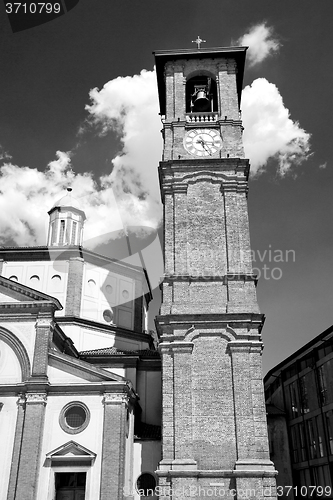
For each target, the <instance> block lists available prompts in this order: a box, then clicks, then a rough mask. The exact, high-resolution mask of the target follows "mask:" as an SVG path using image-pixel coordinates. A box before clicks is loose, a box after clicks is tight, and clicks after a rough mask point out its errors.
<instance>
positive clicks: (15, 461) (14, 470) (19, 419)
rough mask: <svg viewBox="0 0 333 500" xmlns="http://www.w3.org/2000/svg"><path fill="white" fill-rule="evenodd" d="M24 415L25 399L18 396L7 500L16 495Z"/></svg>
mask: <svg viewBox="0 0 333 500" xmlns="http://www.w3.org/2000/svg"><path fill="white" fill-rule="evenodd" d="M24 414H25V398H24V397H23V396H20V397H19V399H18V401H17V416H16V427H15V436H14V445H13V455H12V463H11V468H10V476H9V484H8V494H7V500H14V499H15V498H16V495H15V493H16V483H17V475H18V468H19V463H20V455H21V445H22V435H23V424H24Z"/></svg>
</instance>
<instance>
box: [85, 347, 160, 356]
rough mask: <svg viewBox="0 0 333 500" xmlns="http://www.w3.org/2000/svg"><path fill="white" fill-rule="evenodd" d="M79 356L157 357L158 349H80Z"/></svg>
mask: <svg viewBox="0 0 333 500" xmlns="http://www.w3.org/2000/svg"><path fill="white" fill-rule="evenodd" d="M79 354H80V357H81V356H140V357H144V358H159V357H160V354H159V352H158V351H155V350H153V349H138V350H133V351H127V350H121V349H117V348H116V347H104V348H102V349H93V350H91V351H81V352H80V353H79Z"/></svg>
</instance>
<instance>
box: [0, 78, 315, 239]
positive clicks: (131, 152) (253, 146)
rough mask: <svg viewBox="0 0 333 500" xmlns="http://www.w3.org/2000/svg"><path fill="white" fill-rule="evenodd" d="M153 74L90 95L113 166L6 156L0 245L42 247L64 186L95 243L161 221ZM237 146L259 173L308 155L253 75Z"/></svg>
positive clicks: (272, 91) (269, 87)
mask: <svg viewBox="0 0 333 500" xmlns="http://www.w3.org/2000/svg"><path fill="white" fill-rule="evenodd" d="M156 87H157V86H156V74H155V72H153V71H142V72H141V74H140V75H135V76H133V77H129V76H128V77H125V78H121V77H119V78H116V79H115V80H112V81H110V82H108V83H106V84H105V85H104V87H103V88H102V89H101V90H98V89H93V90H91V92H90V98H91V103H90V104H89V105H88V106H87V111H88V113H89V121H90V122H91V123H92V124H93V125H94V126H95V127H96V130H97V129H98V130H100V131H101V133H102V134H106V133H107V132H109V131H116V133H118V134H119V135H120V139H121V142H122V144H123V148H122V151H121V153H119V154H118V155H117V156H116V157H115V158H114V159H113V169H112V168H110V173H107V174H106V175H104V176H103V177H101V178H98V179H96V178H95V177H94V176H93V174H92V173H83V174H81V173H79V174H75V173H74V172H73V171H72V168H71V161H70V160H71V158H70V156H71V154H70V153H65V152H60V151H58V152H57V159H56V160H54V161H52V162H50V164H49V165H48V167H47V168H46V170H45V171H44V172H40V171H38V170H37V169H34V168H29V167H19V166H17V165H13V164H12V163H10V162H9V161H8V159H9V158H8V156H7V163H6V164H5V165H4V166H2V167H0V213H1V217H0V244H4V243H5V242H6V241H8V240H11V241H13V242H15V243H16V244H17V245H44V244H45V243H46V230H47V225H48V216H47V211H48V210H49V209H50V208H51V206H52V205H53V203H54V202H55V201H56V200H57V199H59V198H60V197H62V196H63V195H64V194H65V188H66V187H67V186H68V185H71V187H72V188H73V196H74V197H75V198H77V199H78V200H79V202H80V204H81V207H82V209H84V210H85V212H86V215H87V221H86V224H85V240H86V241H87V240H92V242H93V243H94V244H98V243H99V241H100V240H99V239H100V238H103V237H104V235H105V233H107V232H108V233H110V232H112V231H116V230H118V229H120V228H122V227H124V226H125V227H126V226H149V227H152V228H156V227H157V226H158V225H159V223H160V219H161V205H160V193H159V184H158V178H157V171H158V170H157V169H158V162H159V161H160V158H161V152H162V139H161V134H160V129H161V123H160V119H159V116H158V99H157V88H156ZM242 108H243V121H244V126H245V132H244V145H245V151H246V156H247V157H249V158H250V161H251V164H252V171H254V172H255V173H257V174H258V173H260V172H262V171H263V170H264V167H265V166H266V164H267V161H268V159H269V158H277V160H278V169H279V173H280V174H281V175H283V174H285V173H286V172H287V171H288V170H289V169H290V168H291V167H292V165H297V164H299V163H300V162H301V161H303V160H304V159H306V157H307V156H308V154H309V134H308V133H306V132H305V131H304V130H303V129H302V128H300V126H299V124H298V123H297V122H293V121H292V120H291V119H290V117H289V111H288V110H287V109H286V108H285V106H284V104H283V100H282V97H281V95H280V94H279V91H278V89H277V88H276V86H275V85H273V84H271V83H269V82H268V81H267V80H265V79H263V78H262V79H258V80H255V81H254V82H253V84H252V85H251V86H248V87H246V88H245V89H244V93H243V98H242Z"/></svg>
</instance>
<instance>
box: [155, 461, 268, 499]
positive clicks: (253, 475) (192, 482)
mask: <svg viewBox="0 0 333 500" xmlns="http://www.w3.org/2000/svg"><path fill="white" fill-rule="evenodd" d="M181 462H183V464H182V463H181ZM185 462H187V463H185ZM182 465H183V468H181V467H182ZM195 466H196V465H195V461H192V463H191V461H190V460H184V461H182V460H176V461H173V462H172V463H166V461H163V460H162V462H161V463H160V467H159V469H158V470H157V471H156V474H157V475H158V477H159V482H158V487H157V491H156V493H157V495H158V498H159V500H185V499H187V498H192V499H195V498H197V499H198V500H204V499H206V498H213V499H226V498H229V499H233V500H241V499H242V500H276V499H277V493H276V479H275V477H276V475H277V471H276V470H275V468H274V465H273V463H272V462H271V461H269V460H260V461H253V460H244V461H238V462H236V464H235V469H234V470H198V469H195V468H194V467H195Z"/></svg>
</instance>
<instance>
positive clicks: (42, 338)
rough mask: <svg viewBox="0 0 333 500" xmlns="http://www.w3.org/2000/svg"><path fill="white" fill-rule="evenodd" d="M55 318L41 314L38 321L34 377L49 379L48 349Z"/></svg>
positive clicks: (33, 368)
mask: <svg viewBox="0 0 333 500" xmlns="http://www.w3.org/2000/svg"><path fill="white" fill-rule="evenodd" d="M52 321H53V318H52V317H51V316H50V315H48V316H43V315H39V316H38V318H37V322H36V339H35V349H34V358H33V364H32V378H34V379H35V380H36V379H43V380H47V368H48V350H49V346H50V342H51V337H52Z"/></svg>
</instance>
